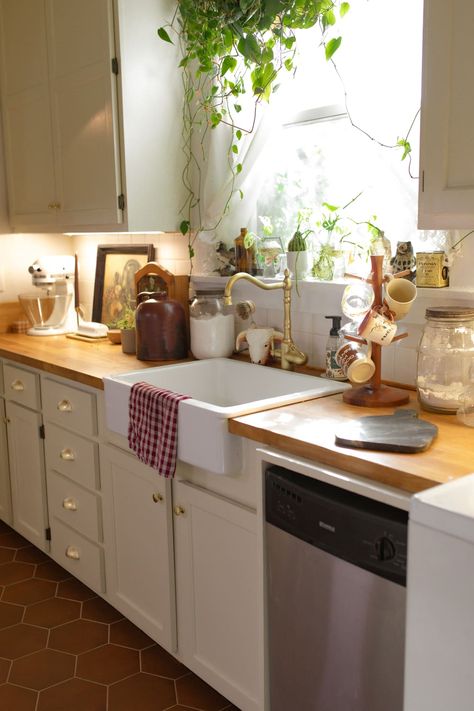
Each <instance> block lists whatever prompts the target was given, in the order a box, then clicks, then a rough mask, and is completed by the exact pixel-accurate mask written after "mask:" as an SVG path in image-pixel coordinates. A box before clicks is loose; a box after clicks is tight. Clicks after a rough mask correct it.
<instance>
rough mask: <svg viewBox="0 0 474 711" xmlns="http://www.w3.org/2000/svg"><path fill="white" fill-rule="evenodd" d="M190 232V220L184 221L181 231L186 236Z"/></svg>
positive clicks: (180, 227)
mask: <svg viewBox="0 0 474 711" xmlns="http://www.w3.org/2000/svg"><path fill="white" fill-rule="evenodd" d="M188 230H189V220H183V221H182V222H181V224H180V226H179V231H180V232H181V234H182V235H185V234H186V233H187V232H188Z"/></svg>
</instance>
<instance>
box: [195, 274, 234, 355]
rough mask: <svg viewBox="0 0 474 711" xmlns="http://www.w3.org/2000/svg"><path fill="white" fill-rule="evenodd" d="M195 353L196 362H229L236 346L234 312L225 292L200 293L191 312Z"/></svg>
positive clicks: (210, 290)
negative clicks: (197, 360)
mask: <svg viewBox="0 0 474 711" xmlns="http://www.w3.org/2000/svg"><path fill="white" fill-rule="evenodd" d="M189 322H190V331H191V352H192V354H193V356H194V357H195V358H198V359H203V358H228V357H229V356H230V355H232V352H233V350H234V345H235V328H234V309H233V307H232V306H226V305H225V304H224V291H223V289H211V288H209V289H205V290H204V289H203V290H197V291H196V296H195V298H194V300H193V302H192V304H191V306H190V308H189Z"/></svg>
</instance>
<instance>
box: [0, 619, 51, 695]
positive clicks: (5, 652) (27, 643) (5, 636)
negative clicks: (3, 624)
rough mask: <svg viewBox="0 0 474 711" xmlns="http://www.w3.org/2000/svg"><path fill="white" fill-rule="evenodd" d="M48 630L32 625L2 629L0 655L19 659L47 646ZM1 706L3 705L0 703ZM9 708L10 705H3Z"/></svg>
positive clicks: (0, 632) (0, 633)
mask: <svg viewBox="0 0 474 711" xmlns="http://www.w3.org/2000/svg"><path fill="white" fill-rule="evenodd" d="M47 639H48V632H47V630H43V629H40V628H39V627H32V626H31V625H24V624H20V625H14V626H13V627H7V628H6V629H4V630H0V657H4V658H5V659H17V658H18V657H23V656H24V655H25V654H31V652H36V651H38V650H39V649H44V648H45V647H46V641H47ZM0 708H2V705H1V704H0ZM3 708H8V706H6V707H3Z"/></svg>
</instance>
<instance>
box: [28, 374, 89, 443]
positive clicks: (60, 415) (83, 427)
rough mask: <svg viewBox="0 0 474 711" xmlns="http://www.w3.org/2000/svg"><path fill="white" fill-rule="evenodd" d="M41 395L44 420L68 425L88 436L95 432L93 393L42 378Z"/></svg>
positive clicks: (64, 425)
mask: <svg viewBox="0 0 474 711" xmlns="http://www.w3.org/2000/svg"><path fill="white" fill-rule="evenodd" d="M42 396H43V413H44V418H45V420H49V421H50V422H55V423H56V424H58V425H61V426H62V427H68V428H69V429H71V430H74V432H79V433H80V434H84V435H89V436H91V435H92V436H93V435H95V434H97V407H96V400H95V395H93V394H92V393H88V392H85V391H84V390H79V389H78V388H73V387H70V386H69V385H64V384H63V383H59V382H57V381H55V380H49V379H48V378H43V380H42Z"/></svg>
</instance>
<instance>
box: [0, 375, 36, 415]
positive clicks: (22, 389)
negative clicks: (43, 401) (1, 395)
mask: <svg viewBox="0 0 474 711" xmlns="http://www.w3.org/2000/svg"><path fill="white" fill-rule="evenodd" d="M3 372H4V378H5V383H4V387H5V397H6V398H7V399H8V400H12V401H13V402H17V403H18V404H19V405H24V406H25V407H29V408H31V409H32V410H39V409H40V396H39V379H38V376H37V375H36V374H35V373H31V372H30V371H29V370H23V368H17V367H16V366H14V365H9V364H7V363H5V364H4V366H3Z"/></svg>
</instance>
